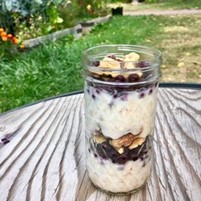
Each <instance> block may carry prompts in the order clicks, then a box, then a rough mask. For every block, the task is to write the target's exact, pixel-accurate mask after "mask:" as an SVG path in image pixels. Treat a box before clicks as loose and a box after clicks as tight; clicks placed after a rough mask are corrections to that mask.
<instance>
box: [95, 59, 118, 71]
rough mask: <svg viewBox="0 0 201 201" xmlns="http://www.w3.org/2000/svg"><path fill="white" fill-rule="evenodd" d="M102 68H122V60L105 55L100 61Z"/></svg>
mask: <svg viewBox="0 0 201 201" xmlns="http://www.w3.org/2000/svg"><path fill="white" fill-rule="evenodd" d="M99 67H100V68H110V69H120V62H118V61H116V60H114V59H112V58H109V57H105V58H104V59H103V60H102V61H100V65H99Z"/></svg>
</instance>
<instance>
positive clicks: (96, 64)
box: [92, 61, 100, 67]
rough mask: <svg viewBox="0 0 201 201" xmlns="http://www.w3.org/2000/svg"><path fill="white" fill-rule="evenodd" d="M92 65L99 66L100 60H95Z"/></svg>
mask: <svg viewBox="0 0 201 201" xmlns="http://www.w3.org/2000/svg"><path fill="white" fill-rule="evenodd" d="M92 65H93V66H95V67H98V66H99V65H100V61H93V62H92Z"/></svg>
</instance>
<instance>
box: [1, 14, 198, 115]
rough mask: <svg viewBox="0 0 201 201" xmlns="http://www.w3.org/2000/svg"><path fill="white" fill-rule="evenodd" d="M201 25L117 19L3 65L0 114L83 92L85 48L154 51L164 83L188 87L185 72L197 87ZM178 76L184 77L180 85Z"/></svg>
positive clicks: (190, 19)
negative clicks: (149, 48)
mask: <svg viewBox="0 0 201 201" xmlns="http://www.w3.org/2000/svg"><path fill="white" fill-rule="evenodd" d="M200 23H201V16H199V15H196V16H182V17H178V16H174V17H165V16H139V17H131V16H118V17H114V18H113V19H112V20H111V21H110V22H107V23H105V24H102V25H99V26H97V27H96V28H95V29H94V30H93V31H92V33H91V34H89V35H87V36H84V37H82V38H81V39H79V40H75V41H70V40H69V37H66V38H64V39H62V40H59V41H55V42H52V43H49V44H47V45H43V46H39V47H37V48H34V49H32V50H30V51H27V52H24V53H21V54H20V55H18V56H17V57H15V58H13V59H12V60H10V61H3V60H2V61H1V62H0V69H1V70H0V112H4V111H7V110H9V109H12V108H15V107H18V106H20V105H24V104H27V103H31V102H34V101H37V100H40V99H43V98H47V97H50V96H55V95H60V94H63V93H67V92H71V91H76V90H80V89H83V76H82V65H81V63H80V62H81V54H82V52H83V51H84V50H85V49H86V48H89V47H92V46H95V45H100V44H139V45H148V46H154V47H156V48H159V49H160V50H162V52H163V55H164V56H163V57H164V64H163V66H162V71H163V74H164V77H165V79H166V80H165V79H164V80H165V81H183V80H184V81H188V80H187V79H186V78H188V75H186V74H184V72H189V80H190V81H191V80H194V81H195V80H197V81H199V80H200V78H201V72H199V71H200V68H199V66H200V64H201V59H200V57H199V55H200V54H201V51H200V50H201V45H200V44H201V42H200V37H199V35H200V32H201V28H200V26H198V25H199V24H200ZM191 50H192V52H191ZM195 50H196V51H195ZM193 52H196V54H192V53H193ZM185 55H187V56H185ZM181 61H182V62H184V63H185V62H186V63H185V66H187V69H182V67H177V64H178V63H179V62H181ZM195 61H196V63H195V65H194V64H193V63H194V62H195ZM182 73H183V74H182ZM180 75H181V76H183V77H182V78H181V79H180V77H179V76H180ZM199 76H200V77H199ZM192 77H193V78H192Z"/></svg>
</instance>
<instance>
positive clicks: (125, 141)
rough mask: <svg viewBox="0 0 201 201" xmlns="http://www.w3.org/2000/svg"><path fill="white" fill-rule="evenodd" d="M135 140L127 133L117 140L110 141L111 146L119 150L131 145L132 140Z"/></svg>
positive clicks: (133, 136)
mask: <svg viewBox="0 0 201 201" xmlns="http://www.w3.org/2000/svg"><path fill="white" fill-rule="evenodd" d="M135 138H136V136H135V135H133V134H131V133H128V134H126V135H124V136H122V137H120V138H118V139H114V140H111V144H112V146H113V147H117V148H120V147H122V146H125V147H128V146H129V145H131V144H132V142H133V140H134V139H135Z"/></svg>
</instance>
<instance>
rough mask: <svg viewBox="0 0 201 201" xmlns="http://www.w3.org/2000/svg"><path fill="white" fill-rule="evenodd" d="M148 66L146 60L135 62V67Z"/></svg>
mask: <svg viewBox="0 0 201 201" xmlns="http://www.w3.org/2000/svg"><path fill="white" fill-rule="evenodd" d="M148 66H149V63H148V62H147V61H139V62H138V63H137V64H136V67H139V68H145V67H148Z"/></svg>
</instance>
